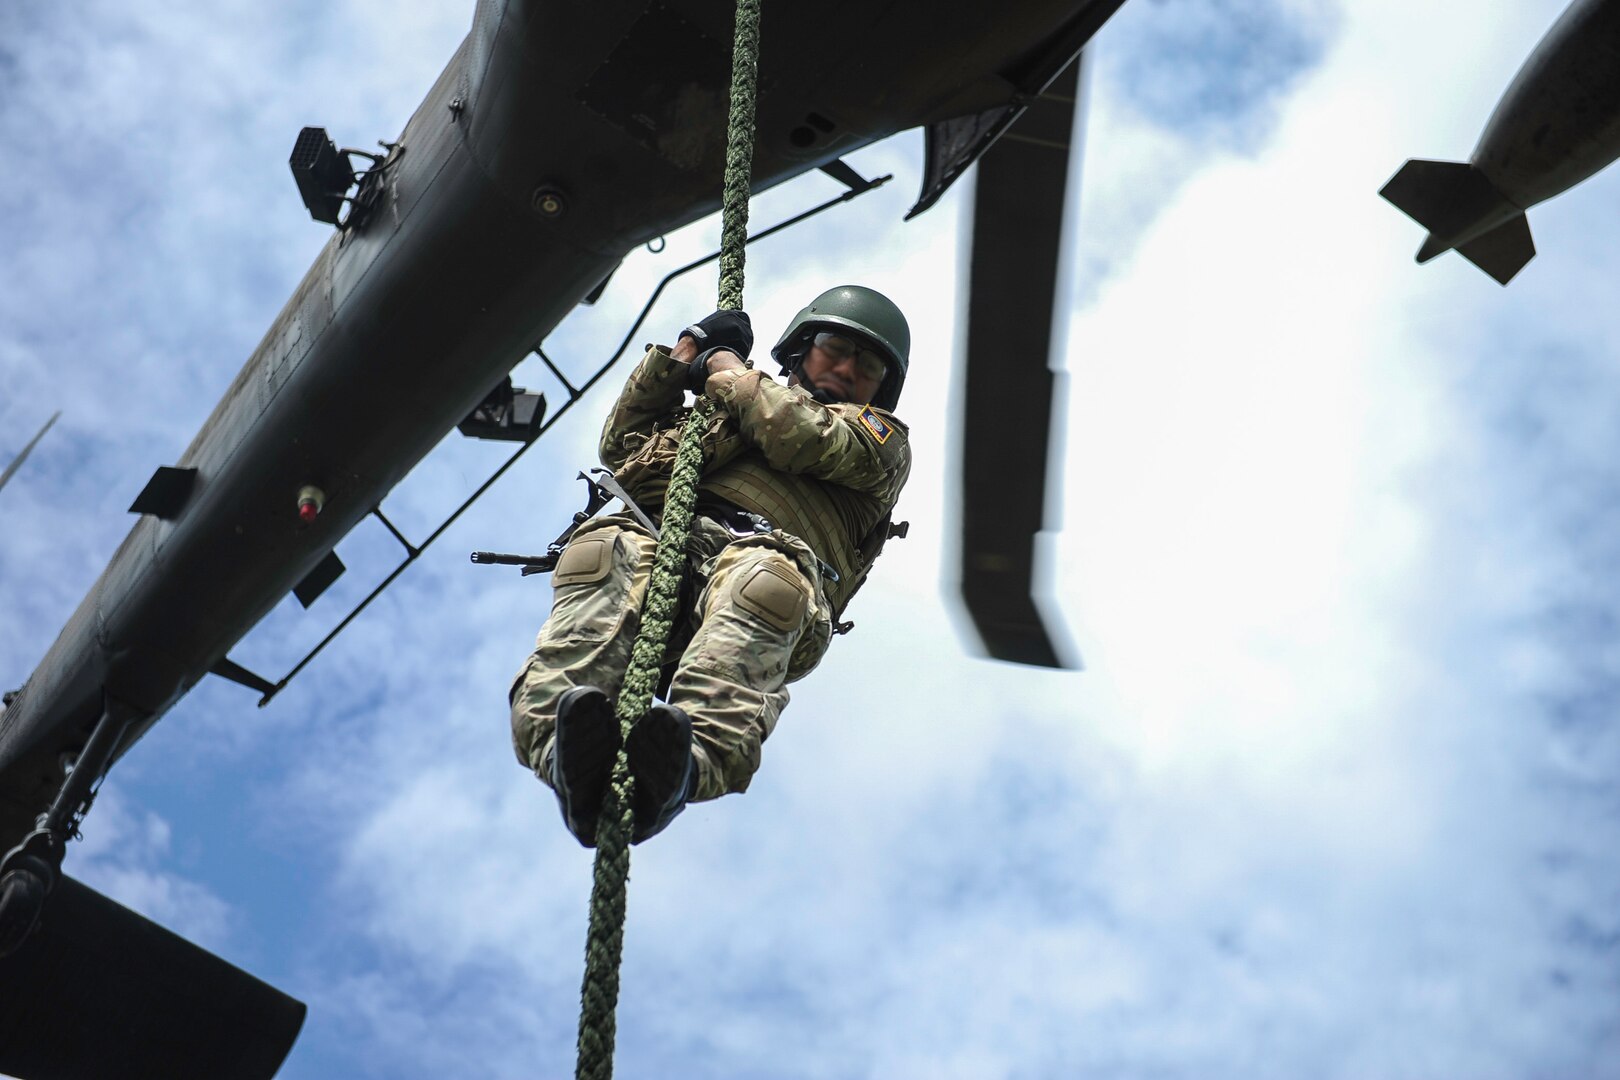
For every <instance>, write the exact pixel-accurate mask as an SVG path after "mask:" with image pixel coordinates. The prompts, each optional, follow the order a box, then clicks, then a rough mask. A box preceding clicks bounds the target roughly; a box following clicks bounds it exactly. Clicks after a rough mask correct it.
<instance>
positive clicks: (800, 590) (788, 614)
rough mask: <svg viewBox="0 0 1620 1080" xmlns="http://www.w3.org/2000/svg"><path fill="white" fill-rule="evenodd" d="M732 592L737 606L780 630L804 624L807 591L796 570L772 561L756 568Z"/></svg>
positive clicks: (787, 629)
mask: <svg viewBox="0 0 1620 1080" xmlns="http://www.w3.org/2000/svg"><path fill="white" fill-rule="evenodd" d="M783 561H784V562H785V561H786V560H783ZM735 595H736V598H737V606H738V607H740V608H742V609H743V610H744V611H747V612H750V613H751V614H754V615H757V616H759V617H760V618H761V619H763V620H765V624H766V625H767V626H771V627H774V628H775V629H777V630H783V631H793V630H797V629H799V627H801V626H802V625H804V613H805V610H806V609H807V608H808V607H809V606H810V591H809V589H807V588H806V587H805V585H804V582H803V581H802V580H801V579H800V578H799V575H798V573H797V572H796V571H795V570H793V569H791V568H790V567H788V566H785V565H777V564H776V563H775V562H764V563H761V564H760V565H759V566H757V567H755V568H754V569H753V570H752V571H751V572H750V573H749V574H748V576H747V577H746V578H745V579H744V580H743V583H742V586H741V587H740V588H739V589H738V590H737V592H736V594H735Z"/></svg>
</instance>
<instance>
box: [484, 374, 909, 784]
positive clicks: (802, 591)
mask: <svg viewBox="0 0 1620 1080" xmlns="http://www.w3.org/2000/svg"><path fill="white" fill-rule="evenodd" d="M687 370H688V369H687V366H686V365H685V364H683V363H681V362H680V361H678V360H675V359H674V358H673V357H672V356H671V355H670V354H669V352H668V350H666V349H664V348H663V347H662V346H654V347H651V348H649V349H648V351H647V355H646V356H645V357H643V358H642V360H641V363H640V364H639V365H637V367H636V370H635V371H634V372H633V373H632V374H631V376H630V379H629V381H628V382H627V383H626V384H625V388H624V390H623V392H622V393H621V394H620V395H619V400H618V402H617V403H616V404H615V405H614V407H613V411H612V412H611V413H610V414H609V415H608V419H607V423H606V424H605V425H604V426H603V429H602V440H601V446H600V451H601V456H602V461H603V463H604V464H605V465H607V466H608V467H609V468H611V469H613V470H614V474H615V477H616V478H617V479H618V481H619V483H620V484H621V485H623V487H624V488H625V490H626V491H627V492H628V493H629V494H630V496H631V497H632V498H634V499H635V500H636V502H637V503H638V504H639V505H640V506H641V508H642V509H643V510H644V511H645V512H646V513H647V514H649V515H650V516H652V517H653V518H655V519H657V518H659V517H660V516H661V513H662V510H663V503H664V497H665V494H666V490H667V488H668V485H669V477H670V473H671V471H672V469H673V465H674V460H675V450H676V447H677V445H678V443H679V441H680V434H681V427H682V425H683V424H684V422H685V417H686V412H687V410H686V409H685V408H683V404H682V403H683V401H684V387H685V383H686V377H687ZM705 389H706V392H707V393H708V394H709V395H710V396H711V397H713V398H715V399H716V400H717V401H718V402H719V403H720V406H721V407H720V409H718V410H716V413H715V416H714V419H713V420H712V421H711V422H710V424H709V427H708V429H707V431H706V432H705V434H704V436H703V442H704V470H703V479H702V481H701V483H700V485H699V496H698V505H699V510H698V516H697V517H695V518H694V519H693V527H692V539H691V541H690V543H689V544H688V546H687V592H686V593H685V594H683V596H684V599H683V604H682V607H683V611H684V616H685V617H684V619H683V620H682V621H680V622H678V623H677V625H676V628H675V632H674V634H672V636H671V643H670V648H669V653H668V654H667V655H666V657H665V659H666V661H668V660H673V659H676V658H677V657H678V658H679V664H678V666H677V669H676V672H675V676H674V680H673V681H672V682H671V684H670V688H669V695H668V699H669V703H670V704H671V705H675V706H678V707H679V708H681V709H683V710H684V711H685V712H686V713H687V715H688V716H690V717H691V719H692V736H693V753H694V758H695V762H694V764H695V766H696V770H697V788H696V791H695V793H694V795H693V797H694V798H695V799H713V798H716V797H718V796H720V795H724V794H725V793H727V792H731V791H744V790H746V789H747V787H748V783H749V780H750V779H751V778H752V777H753V775H754V772H755V770H756V769H758V768H759V760H760V744H761V743H762V742H764V741H765V739H766V737H767V736H769V735H770V733H771V731H772V730H773V729H774V728H775V726H776V720H777V717H778V716H780V715H781V712H782V709H783V707H784V706H786V705H787V702H788V691H787V685H786V684H787V683H789V682H793V681H794V680H797V679H800V678H803V677H804V676H805V675H806V674H808V673H809V672H810V671H811V670H812V669H813V668H815V666H816V665H817V664H818V663H819V662H820V661H821V657H822V655H823V654H824V653H825V652H826V649H827V643H828V641H829V639H830V637H831V634H832V625H833V620H834V618H835V617H836V616H837V614H838V613H839V612H841V611H842V610H843V606H844V604H845V603H846V602H847V601H848V599H849V596H850V595H851V594H852V593H853V592H854V590H855V589H856V588H857V587H858V586H859V584H860V583H861V581H862V580H863V579H864V578H865V576H866V571H867V569H868V566H867V565H866V561H865V559H863V557H862V555H861V553H860V550H859V548H860V545H861V543H862V541H863V539H865V538H866V537H867V535H868V534H869V533H870V532H871V531H872V530H873V529H874V528H876V527H878V525H879V523H880V522H882V521H883V520H884V519H886V518H887V516H888V514H889V512H890V511H891V510H892V509H893V507H894V503H895V500H896V499H897V498H898V497H899V495H900V489H901V488H902V487H903V486H904V485H905V482H906V477H907V475H908V474H909V473H910V470H911V451H910V448H909V447H908V446H907V443H906V429H905V425H903V424H901V423H900V422H899V421H898V420H896V419H895V418H894V417H893V416H892V415H890V414H889V413H887V412H885V411H884V410H882V409H877V408H874V407H872V406H868V405H846V404H834V405H823V404H821V403H820V402H817V401H816V400H815V399H814V398H812V397H811V396H810V394H809V393H808V392H806V391H805V390H803V389H800V388H797V387H786V386H783V385H781V384H780V383H777V382H775V381H774V380H772V379H770V378H768V377H766V376H765V375H764V374H763V373H762V372H758V371H721V372H716V373H715V374H713V375H711V376H710V377H709V380H708V383H707V385H706V387H705ZM724 504H729V505H731V506H734V507H739V508H741V509H743V510H746V511H749V512H751V513H755V514H758V515H760V516H762V517H764V518H766V519H767V520H768V521H770V522H771V523H772V524H773V525H774V526H775V528H773V529H772V530H771V531H770V532H761V533H757V534H753V535H745V536H742V537H739V536H737V535H735V534H734V533H733V531H732V530H731V529H729V528H727V527H726V526H725V525H723V524H721V522H720V520H717V517H718V515H716V514H714V513H712V512H706V507H709V506H715V505H724ZM656 546H657V545H656V542H655V541H654V540H653V538H652V536H651V535H650V534H649V533H648V532H647V531H646V529H645V528H644V527H642V526H641V525H640V524H639V523H638V522H637V521H636V520H635V519H634V518H633V517H631V516H630V515H628V514H616V515H613V516H610V517H604V518H600V519H597V520H595V521H592V522H590V523H588V524H587V525H585V526H583V527H582V528H581V529H580V530H579V531H578V532H577V533H575V534H574V538H573V540H572V541H570V543H569V545H568V548H567V549H566V550H565V551H564V553H563V555H562V558H561V559H560V560H559V561H558V563H557V568H556V570H555V572H554V573H553V574H552V586H553V588H554V589H555V594H556V595H555V600H554V606H553V608H552V612H551V617H550V618H549V619H547V620H546V624H545V626H543V627H542V628H541V630H540V636H539V638H538V640H537V641H536V643H535V649H534V652H533V653H531V654H530V656H529V659H528V661H527V662H526V663H525V665H524V667H523V670H521V671H520V672H519V673H518V676H517V678H516V680H514V682H513V685H512V694H511V700H512V738H513V744H514V747H515V748H516V751H517V756H518V759H519V760H520V761H522V762H523V763H524V764H525V765H527V766H528V767H529V768H530V769H532V770H534V772H535V773H536V774H537V775H538V776H539V777H540V778H541V779H542V780H544V781H545V782H546V783H548V784H549V783H551V769H550V756H551V753H552V741H553V740H552V736H553V731H554V727H555V721H556V702H557V698H558V697H559V696H561V694H562V693H563V692H564V691H565V690H567V689H569V688H570V687H572V686H579V685H587V684H588V685H592V686H597V687H600V688H601V689H602V690H604V691H606V692H607V694H608V695H609V697H614V696H616V695H617V694H618V689H619V684H620V682H621V681H622V679H623V677H624V672H625V669H626V668H627V667H628V666H629V662H630V650H631V645H632V643H633V642H634V640H635V635H636V631H637V629H638V628H639V624H640V610H641V604H642V601H643V598H644V597H645V596H646V592H647V583H648V580H649V577H650V575H651V571H652V563H653V552H654V549H655V548H656ZM824 566H825V567H830V568H831V569H832V570H833V571H834V572H836V574H837V580H836V581H834V580H832V579H831V575H828V574H826V573H825V572H824Z"/></svg>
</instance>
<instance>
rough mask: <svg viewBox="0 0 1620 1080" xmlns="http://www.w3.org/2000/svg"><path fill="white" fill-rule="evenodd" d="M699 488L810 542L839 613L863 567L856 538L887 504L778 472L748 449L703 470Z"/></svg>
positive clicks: (887, 508) (801, 475)
mask: <svg viewBox="0 0 1620 1080" xmlns="http://www.w3.org/2000/svg"><path fill="white" fill-rule="evenodd" d="M698 491H699V492H700V496H699V497H700V498H701V493H708V494H710V495H716V496H719V497H720V498H722V499H725V500H726V501H727V502H730V503H733V504H735V505H737V506H740V507H742V508H743V509H744V510H747V511H750V512H752V513H755V514H758V515H760V516H761V517H763V518H765V519H767V520H768V521H770V523H771V524H772V525H775V526H776V527H777V528H778V529H781V530H782V531H783V532H785V533H791V534H792V535H794V536H797V537H798V538H799V539H800V540H803V541H804V542H805V543H806V544H808V545H809V546H810V550H811V551H814V552H815V553H816V554H817V555H818V556H819V557H820V558H821V559H822V561H823V562H826V563H827V564H828V565H830V566H831V567H832V568H833V570H835V571H836V572H837V573H838V580H837V581H826V582H824V583H823V589H824V591H825V592H826V594H827V599H828V601H829V602H830V603H831V604H832V606H833V610H834V611H842V610H843V609H844V604H845V602H846V601H847V600H848V599H849V596H850V594H851V593H852V592H853V591H854V589H855V586H856V584H857V583H858V582H859V580H860V578H861V577H863V576H864V573H863V571H864V570H865V569H866V567H865V566H864V565H863V562H864V560H862V558H861V554H860V544H861V541H862V540H863V539H864V538H865V537H866V535H867V534H868V533H869V532H871V530H872V527H873V526H875V525H876V524H877V523H878V522H879V521H880V520H881V519H882V518H883V517H884V515H885V514H887V513H888V511H889V507H887V506H884V505H883V504H882V503H881V502H879V501H878V500H877V499H874V498H872V496H870V495H863V494H861V493H859V492H856V491H853V490H851V489H849V488H846V487H842V486H840V485H838V484H828V483H824V482H823V481H820V480H817V479H815V478H814V477H810V476H805V475H803V474H800V473H786V472H778V471H776V470H775V469H772V468H771V467H770V466H769V465H768V464H766V462H765V458H764V455H762V454H761V453H760V452H759V451H758V450H752V449H750V450H749V451H747V452H746V453H743V454H741V455H739V456H738V457H737V458H735V459H733V460H732V461H730V462H729V463H727V464H725V465H722V466H720V467H719V468H717V469H714V470H712V471H707V472H705V473H704V474H703V478H702V480H701V481H700V482H699V484H698Z"/></svg>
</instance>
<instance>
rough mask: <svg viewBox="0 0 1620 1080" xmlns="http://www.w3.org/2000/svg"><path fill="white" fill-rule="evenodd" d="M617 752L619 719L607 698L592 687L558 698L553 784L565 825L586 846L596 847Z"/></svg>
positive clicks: (578, 689) (576, 689)
mask: <svg viewBox="0 0 1620 1080" xmlns="http://www.w3.org/2000/svg"><path fill="white" fill-rule="evenodd" d="M618 753H619V721H618V718H616V717H615V716H614V715H613V704H612V703H611V702H610V701H608V696H607V695H606V694H604V693H603V692H602V691H600V690H598V689H597V688H596V687H594V686H576V687H574V688H573V689H572V690H568V691H566V692H565V693H564V694H563V696H562V697H560V698H558V699H557V738H556V742H555V743H553V746H552V751H551V755H552V762H551V783H552V786H553V787H555V788H556V789H557V805H558V806H560V807H561V808H562V816H563V823H564V824H565V825H567V826H568V831H569V832H571V833H573V834H574V837H575V839H577V840H578V841H579V842H580V843H581V844H584V845H585V846H586V847H595V846H596V819H597V818H598V817H600V816H601V814H602V797H603V796H604V795H606V794H607V788H608V781H609V780H611V779H612V778H613V759H614V758H615V757H617V756H618Z"/></svg>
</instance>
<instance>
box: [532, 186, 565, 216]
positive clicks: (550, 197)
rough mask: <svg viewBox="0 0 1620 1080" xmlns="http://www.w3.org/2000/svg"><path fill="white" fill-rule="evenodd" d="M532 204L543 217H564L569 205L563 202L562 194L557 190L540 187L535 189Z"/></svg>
mask: <svg viewBox="0 0 1620 1080" xmlns="http://www.w3.org/2000/svg"><path fill="white" fill-rule="evenodd" d="M531 201H532V204H533V206H534V208H535V210H536V211H538V212H539V214H540V216H541V217H548V218H557V217H562V215H563V211H564V210H565V209H567V204H566V203H564V202H563V197H562V193H561V192H560V191H558V190H557V189H556V188H548V187H540V188H535V189H534V198H533V200H531Z"/></svg>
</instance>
